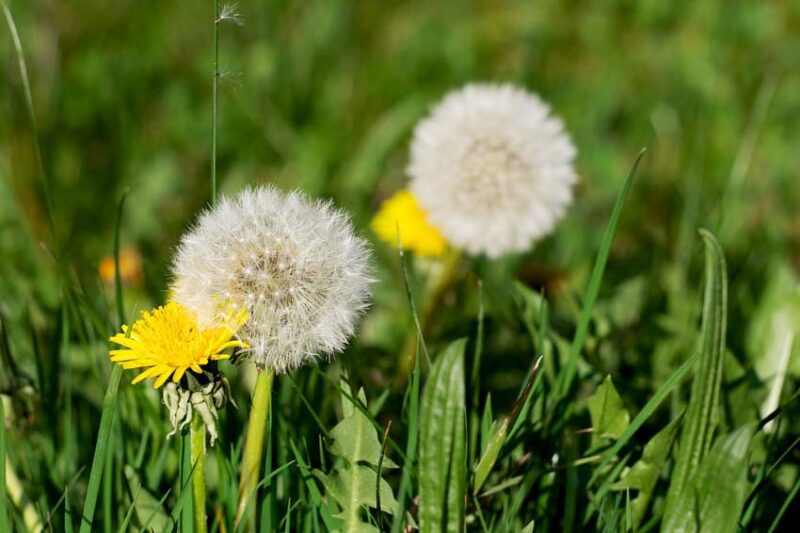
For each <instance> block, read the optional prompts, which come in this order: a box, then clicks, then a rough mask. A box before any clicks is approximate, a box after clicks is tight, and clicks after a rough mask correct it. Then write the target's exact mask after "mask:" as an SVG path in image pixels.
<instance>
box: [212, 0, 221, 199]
mask: <svg viewBox="0 0 800 533" xmlns="http://www.w3.org/2000/svg"><path fill="white" fill-rule="evenodd" d="M220 22H221V19H220V16H219V0H214V81H213V83H212V86H211V205H214V204H216V203H217V85H218V84H219V23H220Z"/></svg>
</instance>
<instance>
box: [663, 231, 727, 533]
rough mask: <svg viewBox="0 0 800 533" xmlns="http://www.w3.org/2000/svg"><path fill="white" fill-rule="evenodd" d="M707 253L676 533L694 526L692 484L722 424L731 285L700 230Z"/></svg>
mask: <svg viewBox="0 0 800 533" xmlns="http://www.w3.org/2000/svg"><path fill="white" fill-rule="evenodd" d="M700 235H701V236H702V238H703V244H704V248H705V289H704V295H703V317H702V325H701V331H700V367H699V369H698V372H697V375H696V376H695V380H694V383H693V384H692V391H691V397H690V398H689V405H688V407H687V409H686V418H685V419H684V426H683V430H682V432H681V436H680V440H679V452H678V458H677V460H676V462H675V468H674V470H673V473H672V477H671V481H670V486H669V490H668V492H667V503H666V506H665V508H664V522H663V525H662V529H663V530H665V531H676V530H679V529H681V528H686V527H692V526H693V524H694V523H695V520H696V516H695V514H696V513H695V505H694V496H695V495H694V493H693V491H692V490H691V486H690V480H691V478H692V477H693V475H694V474H695V472H697V469H698V468H700V465H701V464H702V462H703V459H704V457H705V456H706V454H707V453H708V450H709V449H710V448H711V444H712V440H711V439H712V437H713V435H714V430H715V429H716V427H717V423H718V411H719V397H720V386H721V381H722V364H723V356H724V355H725V330H726V319H727V303H728V279H727V272H726V267H725V257H724V255H723V253H722V248H721V247H720V245H719V242H718V241H717V239H716V238H715V237H714V235H713V234H711V233H710V232H708V231H706V230H700Z"/></svg>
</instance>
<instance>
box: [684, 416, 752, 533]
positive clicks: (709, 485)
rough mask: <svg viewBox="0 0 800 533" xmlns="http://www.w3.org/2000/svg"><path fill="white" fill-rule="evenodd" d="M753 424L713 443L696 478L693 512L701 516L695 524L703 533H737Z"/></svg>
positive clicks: (746, 485)
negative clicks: (709, 532)
mask: <svg viewBox="0 0 800 533" xmlns="http://www.w3.org/2000/svg"><path fill="white" fill-rule="evenodd" d="M752 436H753V425H751V424H748V425H746V426H742V427H740V428H739V429H737V430H736V431H733V432H731V433H728V434H727V435H723V436H722V437H720V438H719V439H717V441H716V442H715V443H714V447H713V448H711V451H710V452H708V455H706V458H705V459H704V460H703V464H702V465H701V466H700V469H699V470H698V471H697V473H696V474H695V476H694V479H693V487H692V488H693V490H692V491H691V492H692V494H693V496H694V498H695V505H694V506H693V507H694V509H699V510H700V516H699V517H695V520H694V523H696V524H698V525H699V530H700V531H715V532H719V533H728V532H730V533H734V532H735V531H737V530H738V523H739V517H740V516H741V514H742V507H743V506H744V501H745V498H746V497H747V493H748V490H749V486H748V483H747V455H748V451H749V450H750V439H751V437H752Z"/></svg>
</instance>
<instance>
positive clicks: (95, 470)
mask: <svg viewBox="0 0 800 533" xmlns="http://www.w3.org/2000/svg"><path fill="white" fill-rule="evenodd" d="M127 197H128V193H127V191H126V192H125V193H124V194H123V195H122V198H121V199H120V201H119V206H118V207H117V222H116V226H115V228H114V270H115V272H114V286H115V287H114V290H115V293H116V297H117V298H116V299H117V302H116V303H117V320H118V321H119V323H120V324H124V323H125V305H124V302H123V300H122V277H121V274H120V269H119V230H120V226H121V225H122V213H123V210H124V207H125V199H126V198H127ZM121 378H122V367H121V366H119V365H112V367H111V377H110V378H109V380H108V387H107V388H106V395H105V397H104V398H103V411H102V414H101V415H100V429H99V431H98V432H97V444H96V445H95V448H94V457H92V469H91V471H90V473H89V485H88V486H87V488H86V499H85V500H84V504H83V515H82V516H81V528H80V533H90V532H91V531H92V526H93V523H94V512H95V509H96V507H97V495H98V493H99V492H100V481H101V480H102V478H103V471H104V470H105V465H106V454H108V453H111V450H110V449H109V446H108V444H109V442H110V440H111V427H112V425H113V424H114V415H115V414H116V411H117V391H118V390H119V382H120V379H121Z"/></svg>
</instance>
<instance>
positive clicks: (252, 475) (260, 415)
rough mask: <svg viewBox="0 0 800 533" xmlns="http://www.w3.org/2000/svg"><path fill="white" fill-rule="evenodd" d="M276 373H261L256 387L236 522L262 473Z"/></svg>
mask: <svg viewBox="0 0 800 533" xmlns="http://www.w3.org/2000/svg"><path fill="white" fill-rule="evenodd" d="M274 377H275V372H274V371H273V370H272V369H269V370H265V371H263V372H259V373H258V378H256V386H255V388H254V390H253V406H252V408H251V409H250V418H249V419H248V421H247V435H246V436H245V441H244V455H243V457H242V473H241V478H240V480H239V505H238V508H237V509H236V521H235V522H236V525H237V527H238V525H239V522H240V521H241V520H242V519H243V518H244V513H245V510H246V509H247V507H248V503H250V501H251V499H253V498H254V497H255V492H256V487H257V485H258V477H259V474H260V472H261V457H263V455H264V453H263V449H264V433H265V428H266V424H267V417H268V415H269V409H270V398H271V396H272V382H273V379H274Z"/></svg>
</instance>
